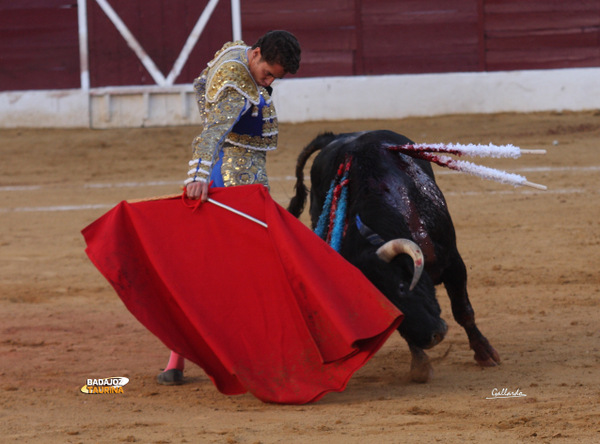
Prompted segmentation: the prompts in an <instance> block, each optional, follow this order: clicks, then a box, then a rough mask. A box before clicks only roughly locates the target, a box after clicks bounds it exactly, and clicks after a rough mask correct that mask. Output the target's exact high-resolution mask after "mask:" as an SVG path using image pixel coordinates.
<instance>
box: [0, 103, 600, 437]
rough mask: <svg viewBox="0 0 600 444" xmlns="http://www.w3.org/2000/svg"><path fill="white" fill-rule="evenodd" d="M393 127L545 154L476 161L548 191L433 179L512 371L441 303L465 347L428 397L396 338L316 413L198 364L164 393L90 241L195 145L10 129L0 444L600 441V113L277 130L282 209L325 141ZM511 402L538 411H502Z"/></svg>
mask: <svg viewBox="0 0 600 444" xmlns="http://www.w3.org/2000/svg"><path fill="white" fill-rule="evenodd" d="M380 128H386V129H392V130H395V131H398V132H400V133H403V134H405V135H407V136H408V137H410V138H412V139H413V140H416V141H417V142H461V143H489V142H493V143H495V144H506V143H512V144H515V145H517V146H520V147H522V148H530V149H546V150H547V154H546V155H541V156H540V155H537V156H533V155H529V156H526V157H522V158H520V159H517V160H490V159H483V160H481V159H475V161H476V162H478V163H481V164H484V165H488V166H493V167H497V168H501V169H505V170H507V171H509V172H515V173H518V174H522V175H525V176H527V178H528V180H530V181H532V182H536V183H542V184H545V185H547V186H548V190H547V191H538V190H535V189H532V188H514V187H512V186H509V185H502V184H498V183H494V182H488V181H484V180H481V179H478V178H474V177H472V176H465V175H462V174H458V173H451V172H447V171H445V170H442V169H441V168H436V172H438V173H439V174H438V182H439V184H440V187H441V188H442V190H443V191H444V193H445V195H446V198H447V200H448V204H449V207H450V211H451V214H452V215H453V218H454V223H455V225H456V230H457V235H458V243H459V249H460V250H461V252H462V255H463V258H464V260H465V262H466V264H467V267H468V270H469V286H470V296H471V301H472V303H473V306H474V308H475V312H476V315H477V320H478V324H479V327H480V329H481V330H482V332H483V333H484V334H485V335H486V336H487V337H488V339H489V340H490V342H491V343H492V344H493V345H494V347H495V348H496V349H497V350H498V351H499V353H500V355H501V357H502V359H503V361H502V365H500V366H498V367H495V368H486V369H481V368H479V367H478V366H477V365H476V364H475V362H474V360H473V357H472V352H471V351H470V350H469V348H468V343H467V338H466V336H465V334H464V332H463V331H462V329H461V328H460V327H459V326H458V325H457V324H456V323H455V322H454V320H453V319H452V318H451V315H450V314H449V304H448V301H447V297H446V294H445V291H444V290H443V288H439V290H438V296H439V299H440V302H441V304H442V308H443V311H444V317H445V319H446V320H447V321H448V323H449V325H450V331H449V333H448V336H447V338H446V340H445V341H444V342H443V343H442V344H440V345H439V346H437V347H436V348H435V349H433V350H431V351H430V353H429V354H430V356H431V357H432V358H433V359H434V360H436V361H435V362H434V369H435V375H434V378H433V380H432V381H431V382H430V383H428V384H414V383H411V382H409V380H408V377H407V373H408V365H409V352H408V349H407V347H406V344H405V343H404V341H403V340H402V339H401V338H400V337H399V336H398V335H394V336H392V338H391V339H390V340H389V341H388V342H387V343H386V344H385V345H384V347H383V348H382V349H381V350H380V352H379V353H378V354H377V355H376V356H375V357H374V358H373V359H372V360H371V361H370V362H369V363H368V364H367V365H366V366H365V367H363V368H362V369H360V370H359V371H358V372H357V373H356V374H355V376H354V378H353V379H352V380H351V381H350V384H349V385H348V388H347V389H346V391H344V392H342V393H332V394H329V395H327V396H325V398H324V399H323V400H321V401H320V402H317V403H315V404H311V405H304V406H284V405H270V404H264V403H262V402H260V401H258V400H257V399H255V398H254V397H252V396H251V395H243V396H234V397H228V396H224V395H222V394H220V393H219V392H218V391H217V390H216V389H215V387H214V386H213V385H212V383H211V382H210V380H209V379H208V378H207V377H206V376H205V375H204V373H203V372H202V370H201V369H199V368H198V367H196V366H194V365H189V366H188V369H187V372H186V374H187V376H188V383H187V384H186V385H183V386H180V387H163V386H159V385H157V384H156V382H155V376H156V374H157V373H158V372H159V371H160V370H161V368H162V367H163V366H164V365H165V364H166V359H167V357H168V351H167V350H166V348H165V347H164V346H163V345H162V343H160V342H159V341H158V340H157V339H156V338H155V337H153V336H152V335H151V334H150V333H149V332H147V331H146V330H145V329H144V328H143V327H142V326H141V325H140V324H139V323H138V322H137V321H136V320H135V319H134V318H133V316H131V315H130V314H129V312H128V311H127V310H126V309H125V307H124V306H123V304H122V303H121V302H120V300H119V298H118V297H117V296H116V294H115V293H114V292H113V290H112V288H111V287H110V286H109V284H108V283H107V282H106V281H105V280H104V279H103V278H102V277H101V275H100V273H99V272H98V271H97V270H96V269H95V268H94V266H93V265H92V264H91V263H90V261H89V260H88V259H87V257H86V255H85V253H84V248H85V245H84V242H83V238H82V236H81V234H80V230H81V229H82V228H83V227H85V226H86V225H87V224H89V223H90V222H92V221H93V220H94V219H96V218H97V217H99V216H100V215H102V214H103V213H104V212H105V211H107V210H108V209H109V208H111V207H112V206H113V205H114V204H116V203H117V202H119V201H120V200H125V199H134V198H143V197H150V196H157V195H164V194H172V193H178V192H179V183H180V181H181V180H182V179H183V178H184V175H185V170H186V162H187V160H188V158H189V156H190V142H191V140H192V138H193V137H194V135H195V134H196V132H197V128H193V127H181V128H150V129H122V130H25V129H21V130H0V156H1V159H2V161H1V162H0V203H1V204H0V264H1V268H0V423H1V424H2V433H1V436H0V442H19V443H88V442H99V443H104V442H106V443H108V442H142V443H185V442H187V443H228V444H232V443H308V442H317V443H343V444H350V443H361V444H362V443H428V442H443V443H464V442H476V443H479V442H486V443H512V442H524V443H550V442H551V443H575V442H578V443H579V442H582V443H592V442H600V386H599V382H600V344H599V339H600V329H599V315H598V308H599V307H600V266H599V264H600V225H599V224H600V222H599V220H600V111H597V112H594V111H590V112H582V113H539V114H538V113H536V114H527V115H522V114H501V115H477V116H471V115H464V116H446V117H436V118H419V119H404V120H397V121H361V122H337V123H324V122H322V123H312V124H302V125H282V127H281V134H280V149H279V150H278V151H277V152H275V153H272V154H271V155H270V159H269V175H270V177H271V187H272V194H273V196H274V198H275V199H276V200H277V201H278V202H279V203H281V204H282V205H284V206H286V205H287V202H288V200H289V198H290V196H291V194H292V187H293V182H292V180H291V179H290V178H289V176H291V175H292V174H293V169H294V165H295V161H296V156H297V154H298V153H299V151H300V150H301V149H302V147H303V146H305V145H306V144H307V143H308V142H309V141H310V140H311V139H312V138H313V137H314V136H316V135H317V134H318V133H319V132H321V131H324V130H332V131H334V132H345V131H355V130H365V129H380ZM302 220H303V221H305V222H306V220H307V218H306V214H305V215H303V219H302ZM446 353H447V356H445V355H446ZM111 376H126V377H128V378H130V382H129V384H128V385H126V386H125V388H124V393H123V394H113V395H85V394H82V393H81V392H80V388H81V387H82V386H83V385H84V384H85V383H86V379H87V378H103V377H111ZM503 388H505V389H507V390H508V391H515V390H517V389H518V390H520V391H521V392H522V393H523V394H524V395H526V396H522V397H520V398H508V399H487V398H489V397H492V391H493V390H494V389H498V390H502V389H503Z"/></svg>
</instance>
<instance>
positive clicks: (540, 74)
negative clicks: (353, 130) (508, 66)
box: [274, 68, 600, 122]
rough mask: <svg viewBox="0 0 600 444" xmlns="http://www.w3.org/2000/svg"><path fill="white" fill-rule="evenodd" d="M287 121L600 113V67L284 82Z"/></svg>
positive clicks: (278, 94)
mask: <svg viewBox="0 0 600 444" xmlns="http://www.w3.org/2000/svg"><path fill="white" fill-rule="evenodd" d="M279 82H280V83H279V84H277V85H275V94H274V101H275V105H276V108H277V112H278V115H279V118H280V120H281V121H283V122H306V121H319V120H346V119H348V120H354V119H397V118H403V117H410V116H435V115H443V114H470V113H496V112H534V111H566V110H571V111H582V110H587V109H600V68H578V69H557V70H531V71H507V72H485V73H446V74H414V75H387V76H356V77H322V78H307V79H291V80H281V81H279Z"/></svg>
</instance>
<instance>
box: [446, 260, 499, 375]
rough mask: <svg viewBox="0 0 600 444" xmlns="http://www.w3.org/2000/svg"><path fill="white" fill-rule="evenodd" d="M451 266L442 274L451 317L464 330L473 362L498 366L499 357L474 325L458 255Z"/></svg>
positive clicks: (464, 273) (465, 276) (465, 270)
mask: <svg viewBox="0 0 600 444" xmlns="http://www.w3.org/2000/svg"><path fill="white" fill-rule="evenodd" d="M451 264H452V265H451V266H450V267H449V268H448V269H447V270H446V271H445V272H444V274H443V276H442V280H443V282H444V286H445V287H446V291H447V292H448V296H449V297H450V303H451V306H452V315H453V316H454V319H455V320H456V322H458V324H459V325H461V326H462V327H463V328H464V329H465V332H466V333H467V337H468V338H469V346H470V347H471V349H472V350H473V351H474V352H475V356H474V358H475V361H477V363H478V364H479V365H481V366H483V367H493V366H495V365H498V364H500V355H499V354H498V352H497V351H496V350H495V349H494V347H492V346H491V345H490V343H489V341H488V340H487V339H486V337H485V336H483V335H482V334H481V332H480V331H479V328H477V325H476V324H475V312H474V310H473V307H472V306H471V302H470V301H469V296H468V294H467V269H466V267H465V264H464V262H463V260H462V258H461V257H460V255H459V254H458V253H457V254H456V257H455V258H454V259H453V260H452V261H451Z"/></svg>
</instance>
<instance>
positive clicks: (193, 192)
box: [185, 180, 208, 202]
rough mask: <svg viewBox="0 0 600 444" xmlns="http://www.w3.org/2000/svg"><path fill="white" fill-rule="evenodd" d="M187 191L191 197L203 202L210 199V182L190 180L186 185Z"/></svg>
mask: <svg viewBox="0 0 600 444" xmlns="http://www.w3.org/2000/svg"><path fill="white" fill-rule="evenodd" d="M185 193H186V195H187V197H189V198H190V199H200V200H201V201H202V202H206V201H207V200H208V182H206V181H204V180H201V181H198V182H190V183H188V184H187V186H186V187H185Z"/></svg>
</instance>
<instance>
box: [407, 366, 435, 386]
mask: <svg viewBox="0 0 600 444" xmlns="http://www.w3.org/2000/svg"><path fill="white" fill-rule="evenodd" d="M432 377H433V367H432V366H431V364H430V363H429V362H419V363H414V362H413V363H412V364H411V366H410V380H411V381H412V382H419V383H421V384H423V383H425V382H429V380H430V379H431V378H432Z"/></svg>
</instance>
